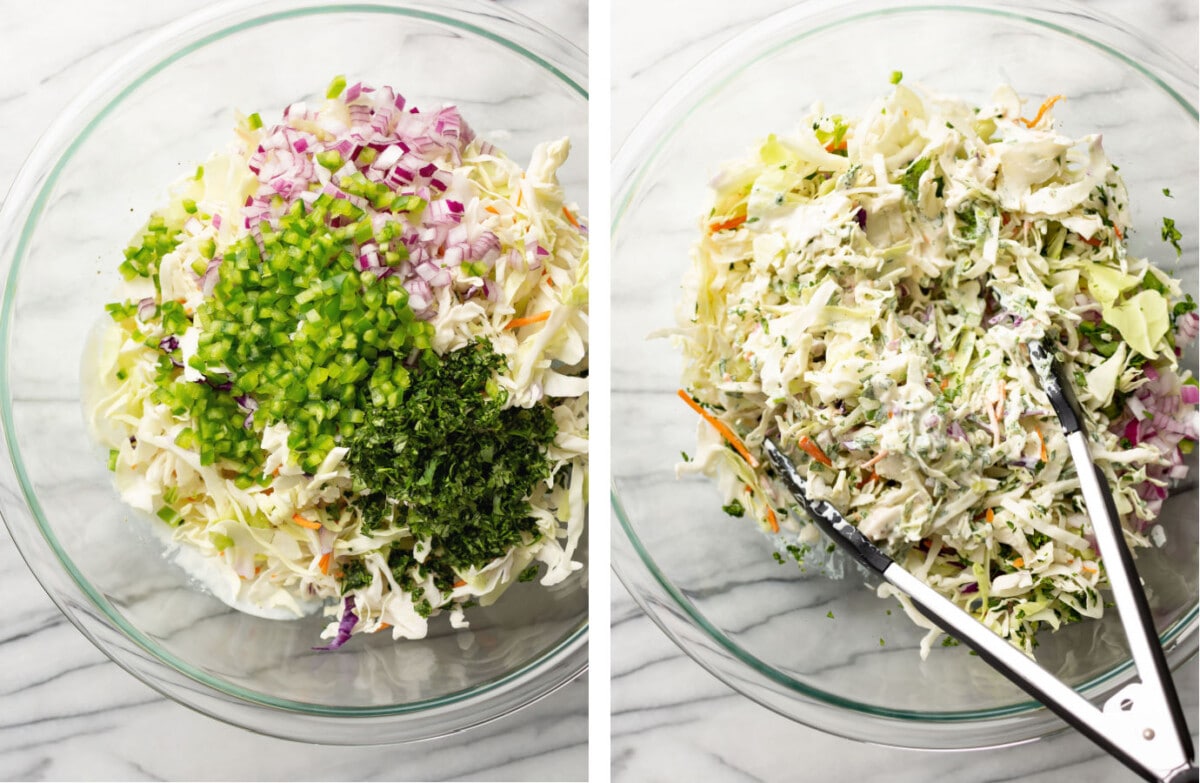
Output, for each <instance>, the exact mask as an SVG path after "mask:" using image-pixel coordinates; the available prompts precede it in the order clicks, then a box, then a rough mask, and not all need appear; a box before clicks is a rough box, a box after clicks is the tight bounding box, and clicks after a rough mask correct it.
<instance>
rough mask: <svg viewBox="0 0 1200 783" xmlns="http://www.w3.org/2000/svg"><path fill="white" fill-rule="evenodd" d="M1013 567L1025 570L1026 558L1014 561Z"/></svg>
mask: <svg viewBox="0 0 1200 783" xmlns="http://www.w3.org/2000/svg"><path fill="white" fill-rule="evenodd" d="M1013 565H1015V566H1016V567H1017V568H1024V567H1025V558H1023V557H1018V558H1017V559H1016V560H1014V561H1013Z"/></svg>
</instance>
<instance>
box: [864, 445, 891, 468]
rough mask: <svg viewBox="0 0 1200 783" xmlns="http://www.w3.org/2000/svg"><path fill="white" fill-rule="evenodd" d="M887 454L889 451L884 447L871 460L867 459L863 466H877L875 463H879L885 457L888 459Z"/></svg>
mask: <svg viewBox="0 0 1200 783" xmlns="http://www.w3.org/2000/svg"><path fill="white" fill-rule="evenodd" d="M887 455H888V453H887V449H884V450H882V451H880V452H879V453H878V454H876V455H875V456H874V457H871V458H870V459H869V460H867V461H866V462H864V463H863V464H862V466H863V467H864V468H870V467H873V466H875V465H878V464H879V462H880V461H882V460H884V459H886V458H887Z"/></svg>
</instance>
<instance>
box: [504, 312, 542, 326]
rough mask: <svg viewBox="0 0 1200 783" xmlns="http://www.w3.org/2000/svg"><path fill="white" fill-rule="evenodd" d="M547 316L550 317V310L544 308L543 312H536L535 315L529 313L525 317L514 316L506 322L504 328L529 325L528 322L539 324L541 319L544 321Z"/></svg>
mask: <svg viewBox="0 0 1200 783" xmlns="http://www.w3.org/2000/svg"><path fill="white" fill-rule="evenodd" d="M549 317H550V311H549V310H546V311H545V312H541V313H538V314H537V315H531V316H528V317H526V318H514V319H512V320H511V321H509V322H508V324H507V325H506V326H505V327H504V328H505V329H520V328H521V327H522V326H529V325H530V324H540V323H541V322H542V321H545V320H546V319H547V318H549Z"/></svg>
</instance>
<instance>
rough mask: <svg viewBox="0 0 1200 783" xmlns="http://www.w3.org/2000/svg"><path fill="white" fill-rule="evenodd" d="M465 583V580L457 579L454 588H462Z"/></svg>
mask: <svg viewBox="0 0 1200 783" xmlns="http://www.w3.org/2000/svg"><path fill="white" fill-rule="evenodd" d="M466 583H467V580H466V579H459V580H458V581H457V582H455V583H454V586H455V587H462V586H463V585H465V584H466Z"/></svg>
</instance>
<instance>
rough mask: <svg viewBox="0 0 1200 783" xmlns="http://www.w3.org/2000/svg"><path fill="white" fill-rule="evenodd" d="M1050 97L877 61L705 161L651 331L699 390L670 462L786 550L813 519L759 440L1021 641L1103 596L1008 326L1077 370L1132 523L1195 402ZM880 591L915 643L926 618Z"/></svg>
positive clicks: (1092, 171)
mask: <svg viewBox="0 0 1200 783" xmlns="http://www.w3.org/2000/svg"><path fill="white" fill-rule="evenodd" d="M898 81H899V79H898V78H897V79H896V80H895V82H898ZM895 82H894V83H895ZM1059 98H1061V96H1055V97H1054V98H1052V99H1050V100H1048V101H1046V102H1045V103H1044V104H1043V105H1042V107H1041V108H1040V109H1039V110H1038V112H1037V114H1036V116H1034V117H1033V118H1031V119H1023V118H1022V117H1021V100H1020V98H1019V97H1018V95H1017V94H1016V93H1015V92H1014V91H1013V90H1012V89H1011V88H1009V87H1001V88H999V89H998V90H996V92H995V94H994V96H993V98H992V102H991V103H990V104H988V105H986V106H980V107H974V106H972V105H971V104H969V103H967V102H964V101H961V100H955V99H951V98H947V97H943V96H939V95H936V94H933V93H929V92H923V91H918V90H916V89H910V88H909V87H908V86H906V85H904V84H899V83H897V84H896V86H895V87H894V88H893V90H892V91H891V92H890V94H888V95H886V97H883V98H882V99H880V100H878V101H877V102H875V103H874V104H873V105H871V106H870V107H869V108H868V109H867V111H866V112H865V113H864V114H863V116H862V117H861V118H860V119H857V120H850V119H847V118H843V117H841V116H838V115H835V114H829V113H827V112H825V111H824V109H823V108H822V107H821V106H820V105H819V104H818V105H817V106H816V107H815V108H814V110H813V112H812V114H811V115H810V116H809V117H807V118H806V119H805V120H804V121H803V122H802V123H801V125H800V127H799V129H798V130H797V132H796V133H795V134H793V135H790V136H787V137H777V136H774V135H772V136H769V137H768V138H767V139H766V140H765V141H763V142H762V143H761V145H760V146H759V147H758V148H757V149H756V150H754V151H753V153H752V155H751V156H749V157H747V158H745V159H742V160H739V161H737V162H734V163H731V164H729V165H727V166H725V167H724V168H723V169H722V170H721V171H720V173H719V174H718V175H717V176H716V178H715V179H714V180H713V181H712V190H713V205H712V209H711V212H710V213H709V215H708V216H707V217H706V218H705V219H704V221H703V222H702V226H701V236H700V238H699V240H698V241H697V242H696V244H695V246H694V249H693V253H692V261H693V263H692V265H691V267H690V271H689V272H688V274H687V277H686V280H685V284H684V290H685V296H684V299H683V301H682V303H681V305H680V308H679V311H678V328H677V329H673V330H671V333H672V334H673V335H674V337H673V339H674V340H675V341H676V343H677V344H678V346H679V347H680V348H681V350H682V352H683V355H684V357H685V369H684V374H683V382H684V386H685V390H686V391H682V392H681V394H682V395H683V396H684V397H685V399H686V400H687V401H688V402H689V404H691V405H693V406H694V407H695V408H696V409H697V410H699V411H700V412H701V413H703V414H704V418H703V419H701V420H699V421H698V430H697V437H698V441H699V452H698V454H697V455H696V456H695V458H693V459H691V460H690V461H686V462H684V463H683V464H681V465H680V467H679V472H680V473H690V472H701V473H704V474H706V475H708V476H711V477H713V478H715V479H716V481H717V483H718V484H719V487H720V491H721V493H722V495H723V499H724V502H725V503H726V506H725V508H726V511H728V512H729V513H731V514H734V515H735V516H740V515H742V514H743V513H745V514H747V515H748V516H750V517H751V518H753V519H754V520H755V521H756V522H757V524H758V525H759V526H760V527H762V528H763V529H764V530H767V531H771V532H779V533H784V532H786V534H787V539H788V541H792V542H794V543H791V544H790V550H791V551H792V552H793V553H794V554H796V553H800V552H802V551H804V550H805V549H806V548H808V547H809V546H811V545H812V544H813V543H814V542H815V541H816V540H817V538H818V530H817V528H816V527H815V526H813V525H811V524H809V523H808V522H807V521H806V519H805V516H804V513H803V510H802V509H800V508H799V507H798V506H797V505H796V504H795V502H794V501H793V500H792V499H791V498H790V497H789V496H788V494H787V492H786V490H784V489H782V487H780V486H777V485H776V484H775V482H774V481H773V477H772V472H771V470H770V467H769V465H768V464H766V462H767V461H766V460H760V459H758V458H756V456H755V455H756V454H760V453H761V452H760V448H761V444H762V442H763V440H764V439H765V438H766V437H769V436H774V437H778V438H780V439H781V445H783V446H784V447H785V448H787V449H789V450H791V451H792V453H793V455H794V456H795V457H797V458H798V462H799V465H800V469H801V470H802V471H804V472H806V474H807V479H808V488H809V492H810V494H811V496H812V497H813V498H814V499H824V500H828V501H830V502H831V503H833V504H834V505H835V506H836V507H837V508H838V509H840V510H841V511H842V513H843V514H845V515H846V517H847V518H848V519H849V520H850V521H851V522H853V523H854V524H856V526H857V527H858V528H859V530H861V531H862V532H863V533H865V534H866V535H867V536H868V537H870V538H871V539H872V540H873V541H874V542H876V543H877V544H879V545H881V546H882V547H884V548H885V550H886V551H888V552H889V553H890V554H891V555H892V556H893V557H894V558H895V559H896V560H897V561H898V562H899V563H900V564H901V565H903V566H904V567H905V568H906V569H908V570H909V571H911V572H912V573H914V574H915V575H916V576H918V577H919V578H920V579H922V580H923V581H925V582H926V583H928V584H929V585H930V586H932V587H934V588H935V589H937V590H938V591H939V592H941V593H942V594H944V595H945V596H947V597H948V598H950V599H952V600H953V601H954V602H955V603H956V604H957V605H959V606H960V607H962V608H963V609H965V610H967V611H969V612H971V613H973V614H974V615H975V616H976V617H978V618H979V619H980V620H981V621H983V622H984V623H985V624H986V625H988V626H989V627H990V628H992V629H993V630H994V631H996V632H997V633H999V634H1000V635H1002V636H1004V637H1005V638H1007V639H1009V640H1010V641H1011V642H1012V643H1013V644H1015V645H1017V646H1018V647H1020V648H1022V649H1024V650H1025V651H1026V652H1031V651H1032V650H1033V648H1034V646H1035V645H1036V632H1037V631H1038V629H1039V628H1041V627H1044V626H1050V627H1051V628H1058V627H1059V626H1060V625H1061V624H1063V623H1068V622H1073V621H1076V620H1079V619H1081V618H1083V617H1093V618H1094V617H1099V616H1101V614H1102V613H1103V611H1104V602H1103V600H1102V598H1101V593H1100V589H1101V588H1102V587H1103V586H1104V584H1105V577H1104V565H1103V563H1102V562H1100V560H1099V559H1098V555H1097V552H1096V546H1095V540H1094V538H1093V536H1092V531H1091V527H1090V522H1089V519H1088V516H1087V514H1086V513H1085V510H1084V506H1083V501H1082V498H1081V495H1080V492H1079V483H1078V479H1077V477H1076V475H1075V472H1074V468H1073V466H1072V463H1071V461H1070V456H1069V454H1068V451H1067V447H1066V441H1065V438H1064V436H1063V435H1062V432H1061V429H1060V428H1059V426H1058V423H1057V419H1056V418H1055V416H1054V413H1053V411H1052V410H1051V407H1050V404H1049V401H1048V399H1047V397H1046V395H1045V394H1044V393H1043V392H1042V390H1041V389H1040V387H1039V385H1038V383H1037V381H1036V379H1035V376H1034V374H1033V372H1032V369H1031V367H1030V363H1029V359H1028V355H1027V352H1025V350H1024V348H1023V344H1024V343H1026V342H1028V341H1030V340H1040V339H1042V338H1046V339H1047V341H1048V342H1050V343H1051V344H1053V345H1054V346H1055V347H1056V349H1057V351H1058V353H1059V356H1060V358H1061V359H1062V360H1063V361H1064V362H1065V366H1066V368H1067V369H1068V370H1069V372H1070V373H1071V374H1072V375H1073V377H1074V381H1075V387H1076V393H1077V395H1078V397H1079V401H1080V403H1081V405H1082V407H1083V409H1084V412H1085V415H1086V417H1087V419H1088V422H1087V423H1088V426H1089V428H1090V432H1091V436H1092V440H1093V444H1092V453H1093V457H1094V458H1095V461H1096V464H1097V465H1098V466H1099V467H1100V468H1101V469H1102V470H1103V471H1104V474H1105V477H1106V479H1107V480H1108V482H1109V484H1110V486H1111V487H1112V488H1113V493H1114V496H1115V500H1116V503H1117V507H1118V509H1119V511H1120V513H1121V516H1122V519H1123V523H1124V527H1125V536H1126V540H1127V541H1128V543H1129V544H1130V545H1131V546H1134V547H1144V546H1147V545H1149V544H1151V543H1152V542H1155V543H1157V544H1158V545H1162V543H1163V540H1164V535H1163V531H1162V529H1161V527H1158V526H1156V525H1155V524H1154V520H1155V518H1156V516H1157V515H1158V513H1159V511H1160V509H1161V508H1162V504H1163V500H1164V498H1165V497H1166V495H1167V491H1168V487H1169V486H1170V483H1171V481H1172V480H1177V479H1182V478H1184V477H1186V475H1187V467H1186V465H1185V464H1184V456H1185V454H1188V453H1191V451H1192V450H1193V449H1194V448H1195V443H1196V439H1197V430H1196V403H1197V401H1198V400H1200V396H1198V393H1197V391H1198V390H1197V388H1196V379H1195V378H1193V377H1192V375H1191V373H1190V372H1187V371H1184V370H1181V369H1180V367H1179V365H1178V357H1179V356H1180V355H1181V350H1182V349H1183V348H1184V347H1185V346H1186V345H1187V344H1188V343H1189V342H1191V341H1192V340H1194V339H1195V338H1196V336H1197V314H1196V312H1195V303H1194V302H1193V301H1192V298H1191V296H1187V297H1184V295H1183V293H1182V292H1181V290H1180V284H1179V282H1178V281H1177V280H1175V279H1173V278H1172V277H1171V276H1170V275H1169V274H1167V273H1165V272H1164V271H1163V270H1162V269H1160V268H1158V267H1156V266H1154V265H1153V264H1151V263H1150V261H1148V260H1147V259H1144V258H1138V257H1135V256H1133V255H1131V254H1130V253H1129V251H1128V248H1127V245H1126V239H1127V237H1128V235H1129V232H1130V230H1131V225H1130V212H1129V204H1128V195H1127V193H1126V189H1125V186H1124V183H1123V182H1122V180H1121V177H1120V175H1119V174H1118V169H1117V167H1116V166H1115V165H1113V164H1112V163H1111V162H1110V161H1109V159H1108V157H1107V156H1106V154H1105V151H1104V148H1103V146H1102V143H1101V138H1100V137H1099V136H1098V135H1089V136H1084V137H1082V138H1073V137H1070V136H1067V135H1064V134H1063V133H1062V132H1061V131H1060V130H1059V129H1058V128H1057V127H1056V126H1055V123H1054V121H1053V118H1052V112H1051V109H1052V107H1053V105H1054V103H1055V101H1057V100H1058V99H1059ZM1168 228H1170V229H1171V231H1175V230H1174V228H1173V224H1171V223H1170V222H1169V221H1166V222H1164V228H1163V238H1164V239H1169V240H1171V241H1174V242H1175V246H1176V250H1178V247H1179V246H1178V243H1177V240H1178V233H1177V231H1175V233H1174V235H1173V236H1172V235H1171V234H1170V232H1169V231H1168ZM705 419H708V420H707V421H706V420H705ZM713 425H716V426H713ZM879 592H880V594H881V595H895V596H896V597H897V598H898V599H900V600H901V601H902V602H903V603H904V605H905V608H906V610H907V612H908V614H909V615H910V616H911V617H912V618H913V620H914V622H916V623H918V624H919V625H921V626H923V627H926V628H929V629H930V633H929V634H928V635H927V637H926V638H925V640H924V642H923V644H922V654H923V655H925V654H927V653H928V651H929V649H930V645H931V644H932V643H933V642H934V641H936V639H937V638H938V636H939V634H940V633H941V632H940V631H939V630H938V629H936V628H934V627H933V626H932V624H931V623H929V621H928V620H926V619H925V618H924V617H922V616H921V615H919V614H918V613H916V612H915V611H914V610H913V608H912V606H911V605H909V603H908V602H907V600H906V598H905V597H904V596H903V595H900V594H898V593H897V592H896V591H894V590H893V589H892V588H891V587H890V586H889V585H886V584H885V585H883V586H882V587H881V588H879ZM947 641H949V640H947Z"/></svg>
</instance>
